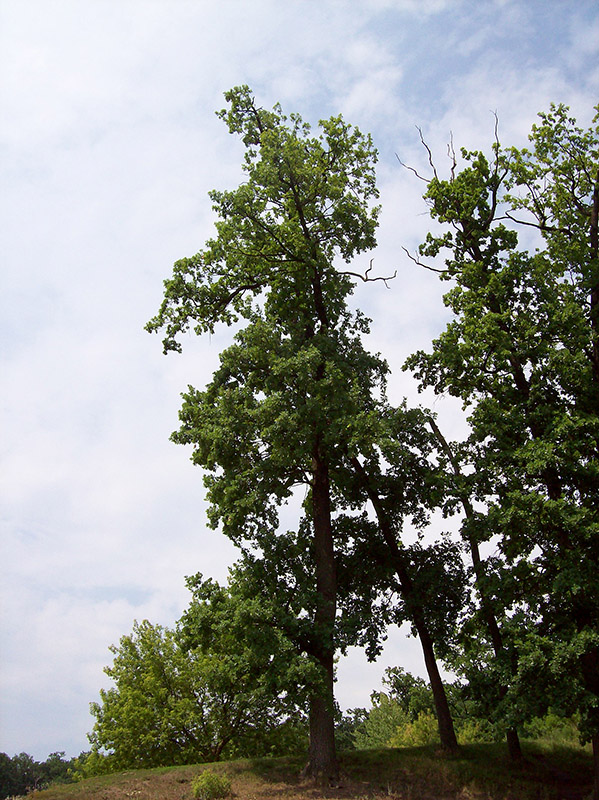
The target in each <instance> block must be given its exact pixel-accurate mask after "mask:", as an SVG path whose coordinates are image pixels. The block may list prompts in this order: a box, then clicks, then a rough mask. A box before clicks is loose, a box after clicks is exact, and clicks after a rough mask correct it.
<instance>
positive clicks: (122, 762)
mask: <svg viewBox="0 0 599 800" xmlns="http://www.w3.org/2000/svg"><path fill="white" fill-rule="evenodd" d="M197 586H198V587H199V588H198V595H199V594H200V593H201V591H202V590H203V592H204V595H203V598H202V599H199V597H198V596H196V599H195V600H194V603H192V606H191V610H190V612H189V614H188V617H187V618H186V622H185V624H186V625H187V628H188V633H187V636H186V637H185V639H183V638H182V634H179V633H177V631H172V630H169V629H166V628H163V627H161V626H159V625H151V624H150V623H149V622H147V621H145V622H142V623H135V625H134V628H133V633H132V634H131V635H129V636H123V637H122V638H121V641H120V644H119V646H118V647H112V648H111V650H112V652H113V654H114V656H115V658H114V662H113V665H112V666H111V667H108V668H106V670H105V672H106V674H107V675H108V676H109V677H110V678H111V679H112V680H113V681H114V684H115V685H114V687H113V688H110V689H104V690H102V691H101V692H100V695H101V701H102V702H101V703H93V704H92V705H91V710H92V713H93V715H94V716H95V717H96V723H95V725H94V729H93V732H92V734H91V735H90V741H91V742H92V745H93V750H92V754H91V755H90V756H89V757H88V758H87V759H86V760H85V762H84V763H83V764H82V765H81V772H82V773H83V774H84V775H85V774H90V773H92V774H97V773H99V772H108V771H114V770H119V769H126V768H132V767H135V768H139V767H150V766H160V765H165V766H166V765H171V764H187V763H194V762H197V761H213V760H218V759H219V758H221V757H222V755H223V753H224V752H225V751H228V752H235V753H236V754H238V755H247V754H250V753H252V754H258V753H262V752H269V750H271V749H272V742H273V739H274V737H275V731H276V729H277V726H278V725H279V723H280V722H282V718H281V714H282V713H283V704H282V702H281V701H279V699H278V696H277V690H276V689H275V690H273V689H272V687H271V686H269V684H268V680H267V678H270V677H271V672H272V671H269V669H268V667H269V653H270V651H268V652H265V651H260V650H258V649H257V648H254V649H252V648H250V647H249V646H248V644H247V641H245V640H244V639H243V638H241V637H240V638H239V639H237V638H236V637H235V636H233V635H231V626H229V629H228V630H227V626H226V624H225V623H224V621H223V620H224V618H226V616H227V614H228V612H229V611H232V610H233V609H234V603H233V602H231V601H230V599H229V597H228V596H227V594H226V592H224V590H221V589H220V587H218V585H217V584H214V583H213V582H210V581H209V582H206V584H201V583H199V582H198V583H197ZM200 618H201V622H203V623H204V624H206V623H207V622H209V620H213V621H214V622H215V626H214V628H212V629H208V628H206V627H204V629H203V630H200V632H199V633H198V636H197V641H195V642H194V643H193V646H192V645H191V643H190V636H189V628H190V626H191V625H192V622H191V620H192V619H193V620H198V619H200ZM218 620H220V623H221V624H220V626H219V625H217V624H216V622H217V621H218ZM201 622H198V626H199V627H200V628H201ZM273 645H275V646H276V643H275V642H273ZM102 751H105V752H106V753H107V756H106V757H104V756H103V755H102Z"/></svg>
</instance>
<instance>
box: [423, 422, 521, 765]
mask: <svg viewBox="0 0 599 800" xmlns="http://www.w3.org/2000/svg"><path fill="white" fill-rule="evenodd" d="M428 423H429V425H430V427H431V430H432V431H433V433H434V435H435V437H436V439H437V442H438V443H439V445H440V446H441V449H442V450H443V451H444V452H445V454H446V455H447V457H448V459H449V463H450V464H451V467H452V469H453V472H454V475H456V477H461V470H460V464H459V462H458V460H457V458H456V456H455V454H454V452H453V451H452V449H451V447H450V446H449V444H448V442H447V440H446V439H445V437H444V436H443V434H442V433H441V429H440V428H439V426H438V425H437V423H436V422H435V420H434V419H433V418H432V417H429V419H428ZM460 499H461V502H462V507H463V509H464V513H465V515H466V517H467V518H468V519H474V509H473V507H472V504H471V502H470V498H469V497H468V496H467V495H465V494H464V495H462V497H461V498H460ZM466 539H467V541H468V544H469V546H470V556H471V558H472V565H473V567H474V575H475V579H476V587H477V589H478V593H479V596H480V603H481V609H482V611H483V618H484V620H485V622H486V625H487V629H488V631H489V636H490V637H491V642H492V643H493V651H494V653H495V657H496V658H499V657H500V655H501V654H502V652H503V651H505V646H504V644H503V637H502V635H501V631H500V629H499V625H498V623H497V617H496V616H495V610H494V608H493V605H492V603H491V602H490V601H489V598H488V597H487V596H486V594H485V591H484V588H483V587H484V577H485V573H484V565H483V562H482V559H481V557H480V551H479V547H478V543H477V541H476V540H475V539H474V537H473V536H471V535H469V534H467V535H466ZM513 671H514V670H513V669H512V672H513ZM507 691H508V690H507V686H502V687H500V694H501V697H502V698H503V697H505V695H506V694H507ZM505 738H506V742H507V749H508V753H509V755H510V758H511V759H512V761H520V760H521V759H522V748H521V747H520V738H519V737H518V731H517V730H516V728H508V730H507V731H506V733H505Z"/></svg>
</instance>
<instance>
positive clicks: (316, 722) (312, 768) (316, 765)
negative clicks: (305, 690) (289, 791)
mask: <svg viewBox="0 0 599 800" xmlns="http://www.w3.org/2000/svg"><path fill="white" fill-rule="evenodd" d="M324 661H325V659H324V658H320V659H319V662H320V665H321V667H322V669H323V672H325V674H326V685H325V692H324V693H323V694H320V693H316V694H313V695H312V697H311V698H310V747H309V751H308V753H309V761H308V765H307V767H306V769H305V771H304V774H306V775H309V776H310V777H312V778H315V779H316V780H322V781H327V782H329V781H334V780H337V778H338V777H339V765H338V763H337V751H336V749H335V721H334V717H333V706H332V703H333V670H334V659H333V657H332V655H331V656H330V657H328V656H327V658H326V661H327V662H328V663H326V664H325V663H324Z"/></svg>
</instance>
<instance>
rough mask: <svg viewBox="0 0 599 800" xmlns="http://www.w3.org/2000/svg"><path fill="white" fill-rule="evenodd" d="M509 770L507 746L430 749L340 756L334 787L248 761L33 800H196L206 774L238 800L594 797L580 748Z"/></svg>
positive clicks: (147, 773) (285, 761) (149, 773)
mask: <svg viewBox="0 0 599 800" xmlns="http://www.w3.org/2000/svg"><path fill="white" fill-rule="evenodd" d="M524 750H525V760H524V762H523V764H522V765H520V766H517V767H515V766H514V765H512V764H511V763H510V762H509V760H508V758H507V755H506V753H505V747H504V746H503V745H489V744H480V745H468V746H465V747H463V749H462V753H461V754H460V755H459V756H457V757H451V758H447V757H445V756H443V755H442V754H441V753H439V751H438V750H437V749H436V748H435V747H433V746H428V747H414V748H406V749H401V750H364V751H352V752H347V753H342V754H341V757H340V762H341V779H340V781H339V784H338V785H336V786H319V787H317V786H314V784H311V783H309V782H308V781H305V780H304V779H302V778H301V769H302V766H303V763H304V759H302V758H298V757H293V758H291V757H287V758H273V759H267V758H264V759H246V760H240V761H229V762H222V763H218V764H209V765H194V766H185V767H168V768H166V767H164V768H159V769H151V770H137V771H131V772H123V773H116V774H113V775H103V776H98V777H95V778H88V779H87V780H85V781H81V782H80V783H75V784H65V785H60V786H58V785H57V786H53V787H51V788H49V789H46V790H44V791H40V792H35V793H34V794H32V795H30V797H31V799H32V800H121V798H122V799H123V800H192V797H193V795H192V791H191V781H192V779H193V778H194V776H195V775H197V774H198V773H199V772H201V771H202V770H203V769H210V770H212V771H213V772H217V773H222V774H225V775H227V776H228V777H229V778H230V780H231V784H232V797H233V798H234V800H318V798H331V799H334V798H340V799H341V798H355V799H356V800H362V799H363V800H366V798H397V800H399V799H401V800H583V798H586V797H589V795H590V793H591V789H592V774H591V770H592V764H591V754H590V752H589V751H588V750H585V749H582V748H576V747H564V746H559V747H558V746H554V745H544V744H543V743H539V742H534V743H532V742H531V743H524Z"/></svg>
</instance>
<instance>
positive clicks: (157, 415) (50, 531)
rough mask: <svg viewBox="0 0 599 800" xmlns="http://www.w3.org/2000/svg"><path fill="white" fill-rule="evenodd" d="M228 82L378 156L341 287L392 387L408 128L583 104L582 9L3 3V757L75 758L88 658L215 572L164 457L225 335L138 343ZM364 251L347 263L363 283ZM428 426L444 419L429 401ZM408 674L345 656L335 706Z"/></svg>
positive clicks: (203, 215)
mask: <svg viewBox="0 0 599 800" xmlns="http://www.w3.org/2000/svg"><path fill="white" fill-rule="evenodd" d="M239 84H249V85H250V86H251V87H252V88H253V90H254V92H255V94H256V97H257V99H258V101H259V103H260V104H262V105H265V106H267V107H270V106H272V105H273V104H274V103H275V102H277V101H280V102H281V104H282V105H283V108H284V110H286V111H298V112H300V113H301V114H302V116H304V118H305V119H307V120H309V121H311V122H313V123H315V122H317V120H318V119H320V118H323V117H328V116H330V115H331V114H337V113H339V112H342V113H343V114H344V116H345V117H346V119H347V120H348V121H350V122H352V123H354V124H357V125H358V126H359V127H361V128H362V129H363V130H365V131H370V132H371V133H372V134H373V136H374V139H375V143H376V145H377V146H378V148H379V151H380V163H379V170H378V174H379V185H380V189H381V196H382V203H383V206H384V213H383V216H382V222H381V229H380V236H379V246H378V248H377V250H376V251H375V252H374V253H373V254H371V255H372V256H374V259H375V260H374V264H375V267H376V269H378V270H379V273H380V274H389V273H391V272H393V271H394V270H395V269H397V270H398V277H397V279H396V280H395V281H394V282H393V283H392V284H391V286H390V288H389V289H385V287H384V286H383V285H382V284H378V283H377V284H370V285H368V286H361V287H359V290H358V293H357V300H358V302H359V304H360V305H361V306H362V308H364V309H365V310H366V312H367V313H368V314H369V315H370V316H372V317H373V319H374V325H373V333H372V336H371V342H370V344H371V346H372V347H373V348H374V349H377V350H380V351H382V352H383V353H384V355H385V356H386V357H387V359H388V361H389V363H390V365H391V367H392V369H393V370H394V377H393V379H392V383H391V387H392V398H393V399H397V400H399V399H400V398H401V397H403V396H404V395H408V396H409V397H412V398H415V392H414V385H413V382H412V381H411V379H410V377H409V376H407V375H405V374H403V373H401V370H400V366H401V363H402V361H403V359H404V358H405V356H406V355H407V354H408V353H410V352H412V351H413V350H414V349H416V348H417V347H426V346H427V344H428V342H430V339H431V337H433V336H434V335H435V334H437V333H438V332H439V331H440V330H441V328H442V326H443V324H444V321H445V320H446V317H445V313H444V309H443V306H442V303H441V301H440V297H441V289H442V288H443V287H440V286H439V285H438V283H437V281H436V278H435V276H434V275H433V274H432V273H429V272H425V271H420V270H419V269H418V268H417V267H416V266H415V265H414V264H413V263H412V262H411V261H409V259H407V257H406V256H405V255H404V253H403V251H402V247H403V246H405V247H408V248H414V247H415V246H416V245H417V243H418V242H419V241H420V240H421V239H422V237H423V236H424V234H425V232H426V230H427V229H428V225H429V220H428V219H427V217H426V214H425V211H426V209H425V207H424V205H423V203H422V201H421V200H420V193H421V191H422V188H423V184H422V183H420V182H419V181H418V180H417V179H416V178H415V177H414V175H413V174H412V173H410V172H408V171H407V170H405V169H402V168H401V166H400V164H399V162H398V160H397V158H396V154H398V155H399V156H400V157H401V159H402V160H403V161H404V162H408V163H410V164H413V165H415V166H417V167H418V168H420V169H422V171H423V172H424V171H426V159H425V157H424V155H425V154H424V153H423V150H422V147H421V146H420V144H419V139H418V133H417V131H416V128H415V126H416V125H418V126H420V127H421V128H422V131H423V134H424V135H425V137H426V140H427V142H428V143H429V144H430V146H431V148H432V149H433V151H434V152H435V153H436V154H437V155H438V158H439V163H440V164H441V165H443V162H444V158H445V148H446V143H447V141H448V139H449V136H450V135H451V134H452V135H453V138H454V141H455V143H456V145H457V146H461V145H464V146H466V147H478V148H481V149H485V148H488V146H489V144H490V142H491V141H492V138H493V126H494V118H493V112H497V115H498V118H499V135H500V138H501V141H502V142H503V143H504V144H506V145H507V144H516V145H523V144H524V143H525V140H526V136H527V133H528V131H529V130H530V126H531V125H532V124H533V122H534V121H535V116H536V113H537V112H538V111H540V110H543V109H547V108H548V106H549V103H550V102H552V101H555V102H564V103H566V104H568V105H569V106H570V107H571V109H572V112H573V113H574V115H575V116H577V118H578V120H579V122H580V123H581V124H584V125H586V124H588V123H589V122H590V120H591V117H592V115H593V110H592V109H593V106H594V105H595V104H596V103H597V101H598V100H599V11H598V7H597V3H596V0H576V2H575V1H574V0H285V2H283V0H220V1H219V2H217V0H0V117H1V133H0V148H1V149H0V152H1V170H2V185H3V191H2V197H1V199H0V208H1V217H2V226H1V229H2V233H1V237H2V239H1V247H0V252H1V254H2V255H1V259H2V261H1V264H2V286H1V292H0V297H1V303H2V313H1V321H0V326H1V327H0V337H1V341H2V367H1V370H2V371H1V373H0V374H1V376H2V394H1V400H2V420H1V424H2V435H1V442H0V448H1V453H2V467H1V469H2V475H1V478H2V489H1V504H2V508H1V514H0V518H1V523H2V553H1V556H0V560H1V567H0V568H1V574H0V587H1V604H2V605H1V695H2V698H1V707H0V751H5V752H7V753H8V754H9V755H12V754H14V753H17V752H20V751H26V752H29V753H30V754H32V755H33V756H34V757H36V758H38V759H40V760H41V759H44V758H45V757H46V756H47V755H48V754H49V753H50V752H53V751H57V750H64V751H66V753H67V755H69V756H70V755H76V754H78V753H79V752H80V751H81V750H83V749H86V748H87V746H88V743H87V739H86V733H87V732H88V731H89V730H90V729H91V726H92V724H93V720H92V718H91V717H90V716H89V710H88V705H89V702H90V701H92V700H95V699H96V698H97V693H98V690H99V688H100V687H101V686H105V685H107V678H106V677H105V676H104V675H103V672H102V668H103V667H104V666H105V665H106V664H108V663H109V662H110V653H109V651H108V647H109V645H110V644H112V643H116V642H118V639H119V637H120V636H121V635H123V634H125V633H128V632H129V631H130V630H131V626H132V622H133V620H134V619H139V620H141V619H145V618H147V619H149V620H151V621H152V622H157V623H162V624H166V625H170V624H172V623H173V622H174V621H175V620H176V619H177V618H178V617H179V616H180V615H181V613H182V611H183V610H184V608H185V606H186V605H187V602H188V595H187V592H186V590H185V587H184V583H183V576H184V575H189V574H193V573H195V572H198V571H201V572H203V573H204V574H205V575H206V576H213V577H215V578H217V579H221V580H222V579H225V577H226V572H227V567H228V565H229V564H231V563H232V561H233V560H234V558H235V552H234V550H233V548H232V546H231V545H230V544H229V543H228V542H227V540H225V539H224V538H223V537H222V536H221V535H220V534H218V533H215V532H212V531H209V530H207V528H206V525H205V514H204V510H205V506H204V503H203V487H202V482H201V474H200V472H199V470H198V469H197V468H194V467H193V466H192V465H191V463H190V462H189V459H188V453H186V452H185V450H184V449H183V448H181V447H177V446H175V445H174V444H171V443H170V442H169V441H168V437H169V434H170V432H171V431H172V430H173V429H174V428H175V427H176V426H177V411H178V407H179V394H180V392H181V391H183V390H184V389H185V387H186V386H187V384H188V383H193V384H194V385H196V386H202V385H203V384H204V383H205V382H206V381H207V380H208V379H209V377H210V374H211V371H212V369H213V368H214V366H215V365H216V363H217V359H218V353H219V350H220V349H221V348H222V347H223V346H224V345H226V344H227V342H228V341H229V335H230V334H229V333H228V332H227V331H219V332H217V334H215V335H214V336H213V337H212V338H209V337H208V338H206V339H201V340H199V339H194V338H193V337H189V339H188V340H187V342H186V345H185V349H184V353H183V355H181V356H178V355H176V354H172V355H170V356H168V357H165V356H163V355H162V353H161V347H160V342H159V339H158V337H156V336H150V335H149V334H147V333H145V332H144V331H143V326H144V324H145V322H146V321H147V320H148V319H149V318H150V317H151V316H153V314H154V313H155V312H156V310H157V308H158V305H159V303H160V300H161V294H162V280H163V279H164V278H166V277H167V276H168V275H169V274H170V270H171V266H172V263H173V262H174V261H175V260H177V259H178V258H181V257H183V256H188V255H192V254H193V253H195V252H197V251H198V250H199V249H200V248H201V247H202V244H203V242H204V241H205V240H206V238H208V237H209V236H210V235H211V232H212V225H213V216H212V211H211V207H210V202H209V199H208V197H207V192H208V191H209V190H210V189H212V188H226V187H233V186H235V185H237V183H238V182H239V180H240V167H239V164H240V159H241V152H242V151H241V147H240V144H239V142H238V141H236V140H235V139H234V138H233V137H231V136H230V135H229V134H228V133H227V131H226V128H225V126H224V125H223V123H222V122H220V121H219V120H218V119H217V118H216V116H215V114H214V111H215V110H217V109H220V108H222V106H223V104H224V103H223V97H222V94H223V92H224V91H226V90H227V89H228V88H230V87H232V86H235V85H239ZM369 258H370V255H368V256H367V257H364V258H362V259H358V260H357V262H356V264H355V266H356V268H358V269H361V268H363V267H364V266H367V263H368V259H369ZM436 408H437V410H438V411H439V413H440V414H441V415H442V417H443V415H444V416H445V421H446V425H447V427H448V429H449V434H451V433H452V432H457V431H459V428H460V425H461V424H462V423H461V420H460V417H459V414H458V413H457V411H456V409H455V408H452V407H450V406H448V405H446V404H444V403H443V401H438V402H437V404H436ZM395 664H400V665H403V666H404V667H407V668H408V669H411V670H413V671H415V672H422V664H421V658H420V655H419V653H418V648H417V646H416V645H415V643H414V642H413V640H407V639H406V638H405V636H404V635H403V634H402V633H401V632H393V633H392V636H391V638H390V640H389V644H388V647H387V649H386V651H385V653H384V655H383V657H382V658H381V660H380V661H379V663H377V664H375V665H372V666H367V665H366V664H365V661H364V659H363V658H362V657H361V656H360V654H358V653H354V654H352V655H351V657H350V658H349V659H348V660H346V661H344V662H343V663H342V664H341V665H340V670H339V683H338V689H337V692H338V697H339V700H340V702H341V705H342V706H344V707H348V706H349V707H353V706H356V705H367V703H368V698H369V694H370V691H371V689H374V688H379V679H380V676H381V674H382V672H383V670H384V668H385V667H386V666H389V665H395Z"/></svg>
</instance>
